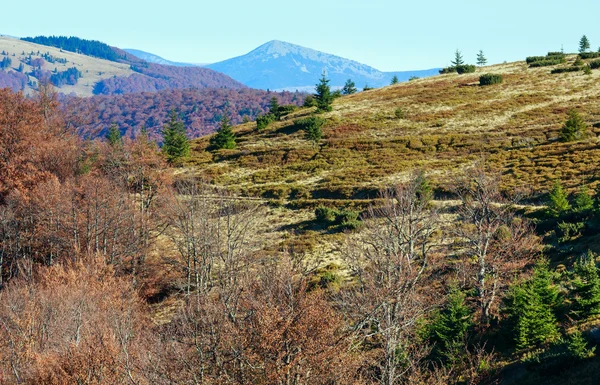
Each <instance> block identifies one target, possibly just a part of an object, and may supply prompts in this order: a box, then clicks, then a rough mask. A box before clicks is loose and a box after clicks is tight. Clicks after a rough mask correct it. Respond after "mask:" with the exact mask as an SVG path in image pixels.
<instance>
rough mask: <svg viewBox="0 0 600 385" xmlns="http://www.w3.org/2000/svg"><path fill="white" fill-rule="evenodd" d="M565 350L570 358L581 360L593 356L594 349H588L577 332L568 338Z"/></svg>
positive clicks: (583, 339)
mask: <svg viewBox="0 0 600 385" xmlns="http://www.w3.org/2000/svg"><path fill="white" fill-rule="evenodd" d="M567 349H568V350H569V353H570V354H571V356H572V357H574V358H577V359H580V360H583V359H586V358H590V357H593V356H594V352H595V351H596V347H595V346H594V347H592V348H588V344H587V341H586V340H585V338H583V334H581V332H580V331H579V330H577V331H576V332H574V333H573V334H571V335H570V336H569V342H568V344H567Z"/></svg>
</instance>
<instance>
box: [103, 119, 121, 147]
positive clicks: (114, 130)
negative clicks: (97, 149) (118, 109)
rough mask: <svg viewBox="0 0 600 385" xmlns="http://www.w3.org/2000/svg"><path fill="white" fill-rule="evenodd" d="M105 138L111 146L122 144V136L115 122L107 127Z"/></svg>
mask: <svg viewBox="0 0 600 385" xmlns="http://www.w3.org/2000/svg"><path fill="white" fill-rule="evenodd" d="M106 140H107V141H108V144H110V145H111V146H112V147H115V146H121V145H123V137H122V136H121V131H120V130H119V127H117V125H116V124H115V123H113V124H111V125H110V128H109V129H108V134H107V135H106Z"/></svg>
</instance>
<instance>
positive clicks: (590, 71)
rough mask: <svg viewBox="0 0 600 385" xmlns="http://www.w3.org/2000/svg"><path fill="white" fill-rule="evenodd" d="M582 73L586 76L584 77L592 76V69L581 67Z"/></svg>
mask: <svg viewBox="0 0 600 385" xmlns="http://www.w3.org/2000/svg"><path fill="white" fill-rule="evenodd" d="M583 73H584V74H586V75H591V74H592V69H591V68H590V66H585V67H583Z"/></svg>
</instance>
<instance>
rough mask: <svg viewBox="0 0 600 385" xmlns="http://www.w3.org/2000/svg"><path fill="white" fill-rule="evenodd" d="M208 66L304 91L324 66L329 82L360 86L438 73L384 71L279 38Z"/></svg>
mask: <svg viewBox="0 0 600 385" xmlns="http://www.w3.org/2000/svg"><path fill="white" fill-rule="evenodd" d="M207 67H208V68H211V69H213V70H215V71H219V72H222V73H224V74H227V75H229V76H231V77H232V78H233V79H235V80H237V81H239V82H242V83H244V84H245V85H247V86H248V87H252V88H261V89H271V90H282V89H285V90H296V89H298V90H304V91H312V90H313V89H314V85H315V84H316V83H317V81H318V79H319V77H320V76H321V73H322V72H323V70H325V71H327V76H328V77H329V79H331V83H330V85H331V86H332V87H336V88H337V87H342V86H343V85H344V83H345V82H346V80H347V79H352V80H353V81H354V82H355V83H356V86H357V87H359V88H362V87H363V86H365V85H369V86H370V87H383V86H386V85H388V84H390V80H391V79H392V77H393V76H394V75H396V76H398V79H399V80H400V81H405V80H408V79H410V78H411V77H413V76H417V77H427V76H433V75H436V74H437V73H438V69H430V70H422V71H404V72H382V71H379V70H377V69H375V68H373V67H370V66H368V65H365V64H361V63H358V62H356V61H353V60H349V59H344V58H341V57H339V56H334V55H330V54H327V53H323V52H319V51H315V50H313V49H310V48H304V47H301V46H299V45H295V44H290V43H286V42H283V41H277V40H273V41H270V42H268V43H266V44H264V45H262V46H260V47H258V48H257V49H255V50H254V51H252V52H250V53H248V54H246V55H243V56H239V57H236V58H233V59H229V60H225V61H222V62H219V63H214V64H209V65H207Z"/></svg>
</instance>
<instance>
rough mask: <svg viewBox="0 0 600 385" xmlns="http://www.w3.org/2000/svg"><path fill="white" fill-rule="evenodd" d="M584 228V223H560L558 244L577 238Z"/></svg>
mask: <svg viewBox="0 0 600 385" xmlns="http://www.w3.org/2000/svg"><path fill="white" fill-rule="evenodd" d="M584 228H585V223H584V222H575V223H570V222H561V223H559V224H558V234H557V235H558V242H559V243H565V242H568V241H570V240H571V239H572V238H575V237H579V236H580V235H581V232H582V231H583V229H584Z"/></svg>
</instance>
